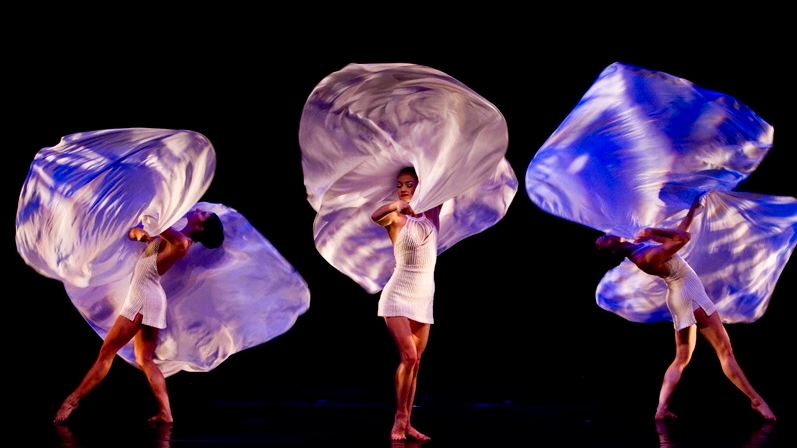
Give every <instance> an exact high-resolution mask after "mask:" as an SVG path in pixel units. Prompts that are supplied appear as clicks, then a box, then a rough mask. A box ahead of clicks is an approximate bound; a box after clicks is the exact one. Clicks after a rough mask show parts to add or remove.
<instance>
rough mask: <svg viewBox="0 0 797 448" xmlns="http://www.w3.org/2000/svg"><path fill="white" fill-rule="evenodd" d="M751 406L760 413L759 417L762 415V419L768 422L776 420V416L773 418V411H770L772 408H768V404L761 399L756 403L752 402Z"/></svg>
mask: <svg viewBox="0 0 797 448" xmlns="http://www.w3.org/2000/svg"><path fill="white" fill-rule="evenodd" d="M751 406H752V407H753V409H754V410H755V411H757V412H758V413H759V414H761V417H764V420H766V421H768V422H774V421H776V420H777V418H775V413H774V412H772V410H771V409H769V406H768V405H767V404H766V403H764V402H763V401H760V402H758V404H756V403H755V402H753V403H752V404H751Z"/></svg>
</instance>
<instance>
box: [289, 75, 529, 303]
mask: <svg viewBox="0 0 797 448" xmlns="http://www.w3.org/2000/svg"><path fill="white" fill-rule="evenodd" d="M299 143H300V146H301V150H302V169H303V173H304V181H305V187H306V189H307V200H308V201H309V202H310V204H311V205H312V207H313V209H315V210H316V212H317V214H316V218H315V221H314V223H313V236H314V240H315V246H316V248H317V250H318V251H319V253H321V255H322V256H323V257H324V258H325V259H326V260H327V261H328V262H329V263H330V264H332V265H333V266H334V267H335V268H337V269H338V270H339V271H340V272H342V273H344V274H346V275H347V276H348V277H350V278H351V279H352V280H354V281H355V282H357V283H358V284H359V285H360V286H362V287H363V288H364V289H365V290H366V291H368V292H369V293H376V292H378V291H380V290H381V289H382V287H383V286H384V285H385V283H386V282H387V280H388V278H389V277H390V274H391V273H392V270H393V267H394V263H395V260H394V258H393V249H392V246H391V243H390V240H389V238H388V237H387V234H386V233H385V230H384V229H383V228H381V227H379V226H378V225H376V224H375V223H373V222H372V221H371V219H370V215H371V213H372V212H373V211H374V210H376V209H377V208H378V207H379V206H381V205H383V204H386V203H389V202H390V201H394V200H396V190H395V188H396V187H395V183H396V176H397V174H398V171H399V169H401V168H402V167H405V166H413V167H415V170H416V172H417V174H418V177H419V182H418V189H417V190H416V193H415V196H414V198H413V199H412V202H411V205H412V207H413V209H414V210H415V211H417V212H421V211H424V210H428V209H430V208H432V207H435V206H437V205H440V204H442V205H443V206H442V209H441V216H440V235H439V240H438V241H439V243H438V253H441V252H443V251H444V250H446V249H447V248H449V247H451V246H452V245H453V244H455V243H457V242H458V241H461V240H462V239H464V238H466V237H468V236H470V235H473V234H476V233H479V232H481V231H483V230H485V229H487V228H489V227H491V226H492V225H494V224H495V223H497V222H498V221H499V220H500V219H501V218H503V216H504V215H505V214H506V211H507V209H508V208H509V204H510V203H511V202H512V199H513V198H514V195H515V193H516V192H517V186H518V182H517V177H516V176H515V173H514V171H513V170H512V168H511V167H510V165H509V163H508V162H507V160H506V159H505V158H504V155H505V153H506V149H507V145H508V133H507V127H506V121H505V119H504V117H503V115H502V114H501V113H500V111H499V110H498V109H497V108H496V107H495V106H494V105H493V104H491V103H489V102H488V101H487V100H485V99H484V98H482V97H481V96H479V95H478V94H477V93H476V92H474V91H473V90H471V89H469V88H468V87H466V86H465V85H463V84H462V83H460V82H459V81H457V80H456V79H454V78H452V77H450V76H448V75H447V74H445V73H443V72H440V71H438V70H435V69H433V68H430V67H425V66H420V65H413V64H404V63H385V64H349V65H347V66H346V67H344V68H343V69H341V70H340V71H337V72H334V73H332V74H330V75H329V76H327V77H326V78H324V79H323V80H321V82H320V83H319V84H318V85H317V86H316V87H315V88H314V89H313V91H312V92H311V94H310V96H309V97H308V99H307V101H306V103H305V106H304V109H303V111H302V117H301V121H300V128H299Z"/></svg>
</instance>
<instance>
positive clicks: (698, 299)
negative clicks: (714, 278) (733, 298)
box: [664, 254, 717, 331]
mask: <svg viewBox="0 0 797 448" xmlns="http://www.w3.org/2000/svg"><path fill="white" fill-rule="evenodd" d="M667 266H668V267H669V268H670V275H668V276H667V277H664V281H665V282H666V283H667V299H666V302H667V308H668V309H669V310H670V314H672V322H673V326H674V327H675V330H676V331H677V330H681V329H683V328H686V327H688V326H690V325H693V324H694V323H695V322H696V320H695V310H696V309H697V308H698V307H700V308H703V310H704V311H705V312H706V314H708V315H709V316H710V315H712V314H714V311H716V310H717V307H716V306H714V302H712V301H711V299H710V298H709V297H708V295H707V294H706V289H705V288H704V287H703V282H701V281H700V278H699V277H698V276H697V274H696V273H695V271H694V270H693V269H692V267H691V266H689V264H688V263H687V262H685V261H684V259H683V258H681V256H680V255H678V254H674V255H673V256H672V257H670V259H669V260H667Z"/></svg>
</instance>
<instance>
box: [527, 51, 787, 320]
mask: <svg viewBox="0 0 797 448" xmlns="http://www.w3.org/2000/svg"><path fill="white" fill-rule="evenodd" d="M773 137H774V129H773V127H772V126H771V125H769V124H768V123H766V122H765V121H764V120H763V119H761V118H760V117H758V116H757V115H756V114H755V113H754V112H753V111H752V110H751V109H749V108H748V107H747V106H745V105H744V104H742V103H741V102H740V101H738V100H736V99H735V98H733V97H731V96H729V95H726V94H722V93H719V92H715V91H711V90H707V89H704V88H700V87H698V86H695V85H694V84H692V83H691V82H689V81H687V80H685V79H682V78H678V77H675V76H672V75H669V74H666V73H663V72H659V71H653V70H647V69H644V68H640V67H635V66H631V65H626V64H622V63H614V64H612V65H610V66H608V67H607V68H606V69H604V71H603V72H602V73H601V74H600V76H599V77H598V78H597V80H596V81H595V82H594V83H593V85H592V86H591V87H590V88H589V90H588V91H587V92H586V94H585V95H584V96H583V97H582V98H581V100H580V101H579V103H578V104H577V105H576V107H575V108H574V109H573V110H572V111H571V112H570V114H569V115H568V116H567V117H566V119H565V120H564V121H563V122H562V124H561V125H560V126H559V127H558V128H557V129H556V131H555V132H554V133H553V134H552V135H551V136H550V137H549V138H548V140H546V142H545V143H544V144H543V146H542V147H541V148H540V149H539V151H538V152H537V153H536V154H535V156H534V158H533V159H532V160H531V162H530V164H529V166H528V169H527V171H526V192H527V194H528V195H529V197H530V198H531V200H532V202H533V203H534V204H535V205H537V206H538V207H539V208H540V209H542V210H543V211H545V212H548V213H551V214H553V215H555V216H558V217H561V218H564V219H567V220H570V221H573V222H577V223H580V224H583V225H585V226H588V227H591V228H594V229H596V230H599V231H602V232H608V233H613V234H615V235H619V236H624V237H626V238H633V237H634V235H635V234H636V233H637V231H638V230H640V229H642V228H644V227H649V226H659V227H666V226H677V224H678V222H680V219H681V218H682V217H683V216H684V215H685V213H686V209H688V208H689V206H690V205H691V202H692V200H693V199H694V198H695V197H696V196H698V195H700V194H704V193H707V192H710V193H709V194H707V195H706V197H705V199H704V201H705V202H704V205H705V209H704V210H703V211H702V212H701V215H700V217H698V218H696V219H695V222H694V223H693V224H692V227H691V228H690V232H691V233H692V241H691V242H690V244H688V245H687V246H686V247H685V248H684V249H682V251H681V254H682V256H683V257H684V259H685V260H686V261H687V262H688V263H689V264H690V265H691V266H692V267H693V268H694V269H695V271H696V272H697V273H698V275H699V276H700V278H701V280H702V281H703V282H704V284H705V285H706V289H707V290H708V292H709V296H710V297H711V298H712V300H713V301H714V302H715V303H716V304H717V306H718V308H719V310H720V313H721V315H722V316H723V319H724V320H725V321H726V322H752V321H755V320H757V319H758V318H759V317H761V315H763V313H764V312H765V311H766V308H767V305H768V303H769V299H770V298H771V295H772V292H773V288H774V286H775V283H776V282H777V280H778V277H779V276H780V273H781V272H782V271H783V268H784V267H785V265H786V263H787V261H788V259H789V257H790V255H791V253H792V252H793V250H794V247H795V244H797V239H796V238H795V232H796V231H797V200H796V199H795V198H792V197H782V196H781V197H779V196H771V195H762V194H752V193H742V192H735V191H732V190H733V189H734V188H735V187H736V186H737V185H738V184H739V183H740V182H741V181H742V180H744V179H746V178H747V177H748V176H749V175H750V174H751V173H752V172H753V171H754V170H755V169H756V168H757V167H758V166H759V164H760V163H761V161H762V160H763V158H764V157H765V156H766V154H767V153H768V151H769V150H770V148H771V147H772V142H773ZM665 292H666V288H665V284H664V282H663V280H661V279H659V278H657V277H652V276H649V275H647V274H644V273H642V271H640V270H639V269H638V268H637V267H636V266H634V265H633V263H631V262H630V261H628V260H624V261H623V263H621V265H620V266H618V267H616V268H614V269H612V270H610V271H609V272H607V274H606V275H605V276H604V277H603V279H602V280H601V282H600V284H599V286H598V289H597V293H596V298H597V302H598V304H599V306H601V307H602V308H604V309H606V310H609V311H612V312H614V313H617V314H619V315H621V316H623V317H624V318H626V319H628V320H631V321H635V322H655V321H662V320H670V319H671V317H670V316H669V314H668V312H667V309H666V306H665V305H664V294H665Z"/></svg>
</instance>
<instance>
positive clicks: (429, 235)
mask: <svg viewBox="0 0 797 448" xmlns="http://www.w3.org/2000/svg"><path fill="white" fill-rule="evenodd" d="M393 253H394V254H395V257H396V267H395V269H394V270H393V274H392V275H391V276H390V279H389V280H388V282H387V284H386V285H385V287H384V289H383V290H382V293H381V295H380V297H379V304H378V310H377V315H378V316H382V317H389V316H403V317H407V318H409V319H412V320H414V321H417V322H421V323H426V324H432V323H434V317H433V313H432V302H433V299H434V289H435V284H434V267H435V263H436V262H437V228H436V227H435V226H434V224H432V222H431V221H430V220H429V219H428V218H427V217H426V216H425V215H421V216H420V217H418V218H416V217H412V216H407V222H406V223H405V224H404V227H402V229H401V230H400V231H399V234H398V236H397V237H396V242H395V244H394V245H393Z"/></svg>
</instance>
